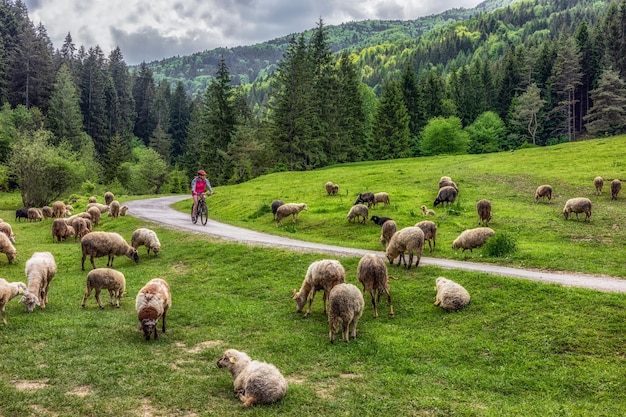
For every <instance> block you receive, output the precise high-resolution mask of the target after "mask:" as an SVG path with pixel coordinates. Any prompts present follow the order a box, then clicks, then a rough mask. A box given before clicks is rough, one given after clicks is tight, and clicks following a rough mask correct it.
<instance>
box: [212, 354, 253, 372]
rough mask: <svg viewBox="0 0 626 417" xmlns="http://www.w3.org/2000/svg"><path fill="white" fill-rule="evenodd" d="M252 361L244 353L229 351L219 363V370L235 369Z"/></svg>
mask: <svg viewBox="0 0 626 417" xmlns="http://www.w3.org/2000/svg"><path fill="white" fill-rule="evenodd" d="M249 361H250V357H249V356H248V355H247V354H246V353H244V352H240V351H238V350H235V349H228V350H226V351H225V352H224V354H223V355H222V357H221V358H220V359H219V360H218V361H217V367H218V368H228V369H229V370H231V369H233V368H234V367H235V366H236V365H237V366H238V365H241V364H245V363H246V362H249Z"/></svg>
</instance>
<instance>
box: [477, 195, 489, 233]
mask: <svg viewBox="0 0 626 417" xmlns="http://www.w3.org/2000/svg"><path fill="white" fill-rule="evenodd" d="M476 212H478V224H479V225H482V226H485V227H487V226H489V221H490V220H491V201H489V200H487V199H486V198H483V199H482V200H478V202H477V203H476Z"/></svg>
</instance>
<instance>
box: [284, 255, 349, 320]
mask: <svg viewBox="0 0 626 417" xmlns="http://www.w3.org/2000/svg"><path fill="white" fill-rule="evenodd" d="M345 281H346V271H345V269H344V268H343V265H341V263H340V262H339V261H336V260H334V259H322V260H320V261H315V262H313V263H312V264H311V265H309V267H308V269H307V271H306V275H305V276H304V280H303V281H302V285H301V286H300V291H296V290H295V289H294V290H293V295H292V297H291V298H293V299H294V300H295V302H296V307H297V311H298V313H300V312H301V311H302V309H303V308H304V305H305V304H306V302H307V300H308V301H309V308H308V310H307V311H306V313H304V317H307V316H308V315H309V314H311V304H313V299H314V298H315V293H316V292H317V291H318V290H323V291H324V297H323V300H324V314H326V300H327V299H328V293H329V292H330V290H331V289H332V288H333V287H334V286H335V285H337V284H340V283H342V282H345Z"/></svg>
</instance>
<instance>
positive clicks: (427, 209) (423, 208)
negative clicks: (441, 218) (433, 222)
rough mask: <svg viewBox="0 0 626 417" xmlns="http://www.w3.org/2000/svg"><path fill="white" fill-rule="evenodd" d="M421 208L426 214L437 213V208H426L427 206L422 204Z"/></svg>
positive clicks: (432, 214)
mask: <svg viewBox="0 0 626 417" xmlns="http://www.w3.org/2000/svg"><path fill="white" fill-rule="evenodd" d="M421 209H422V214H423V215H424V216H434V215H435V210H433V209H429V208H426V206H422V207H421Z"/></svg>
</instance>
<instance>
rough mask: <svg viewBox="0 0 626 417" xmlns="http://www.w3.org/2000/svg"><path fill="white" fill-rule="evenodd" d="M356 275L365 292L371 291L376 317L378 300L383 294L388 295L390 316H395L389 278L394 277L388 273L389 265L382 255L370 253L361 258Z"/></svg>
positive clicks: (375, 315) (376, 315)
mask: <svg viewBox="0 0 626 417" xmlns="http://www.w3.org/2000/svg"><path fill="white" fill-rule="evenodd" d="M356 276H357V278H358V280H359V282H360V283H361V284H363V292H364V293H365V292H366V291H367V292H369V293H370V296H371V297H372V307H373V308H374V317H378V308H377V306H376V303H377V301H380V296H381V294H386V295H387V304H389V317H393V316H394V314H393V305H392V304H391V294H390V293H389V279H390V278H391V279H393V277H390V276H389V275H387V266H386V265H385V261H383V260H382V258H381V257H379V256H377V255H374V254H371V253H368V254H366V255H364V256H363V257H362V258H361V260H359V265H358V266H357V269H356Z"/></svg>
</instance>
